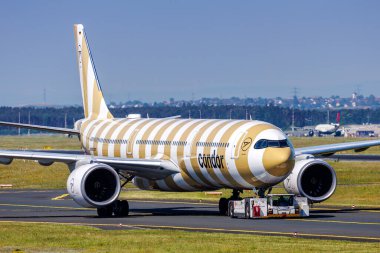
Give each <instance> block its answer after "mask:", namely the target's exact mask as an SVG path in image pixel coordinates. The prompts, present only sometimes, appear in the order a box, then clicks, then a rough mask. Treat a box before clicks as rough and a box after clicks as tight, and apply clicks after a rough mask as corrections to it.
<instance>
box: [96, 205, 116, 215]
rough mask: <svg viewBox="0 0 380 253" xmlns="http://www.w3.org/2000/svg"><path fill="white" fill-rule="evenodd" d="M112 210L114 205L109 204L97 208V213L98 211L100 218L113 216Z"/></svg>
mask: <svg viewBox="0 0 380 253" xmlns="http://www.w3.org/2000/svg"><path fill="white" fill-rule="evenodd" d="M112 211H113V206H112V205H108V206H105V207H99V208H98V209H97V213H98V216H99V217H100V218H108V217H112Z"/></svg>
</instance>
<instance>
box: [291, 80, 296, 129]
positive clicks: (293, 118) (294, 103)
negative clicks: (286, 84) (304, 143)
mask: <svg viewBox="0 0 380 253" xmlns="http://www.w3.org/2000/svg"><path fill="white" fill-rule="evenodd" d="M296 100H297V87H294V96H293V107H292V132H294V128H295V115H294V110H295V107H296Z"/></svg>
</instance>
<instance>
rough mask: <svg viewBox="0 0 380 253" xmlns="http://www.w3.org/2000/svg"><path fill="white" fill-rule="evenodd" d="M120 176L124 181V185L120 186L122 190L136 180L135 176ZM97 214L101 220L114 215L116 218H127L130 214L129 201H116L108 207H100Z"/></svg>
mask: <svg viewBox="0 0 380 253" xmlns="http://www.w3.org/2000/svg"><path fill="white" fill-rule="evenodd" d="M119 176H120V177H121V178H123V179H124V183H123V184H122V185H121V186H120V188H121V189H122V188H123V187H124V186H125V185H126V184H127V183H129V182H130V181H132V179H133V178H134V176H129V177H127V176H124V175H123V174H120V173H119ZM97 212H98V216H99V217H101V218H106V217H112V214H113V215H114V216H115V217H125V216H128V214H129V204H128V201H127V200H116V201H114V202H113V203H112V204H109V205H108V206H104V207H99V208H98V209H97Z"/></svg>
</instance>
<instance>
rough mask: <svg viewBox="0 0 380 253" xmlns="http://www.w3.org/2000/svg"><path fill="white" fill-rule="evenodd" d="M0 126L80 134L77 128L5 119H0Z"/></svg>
mask: <svg viewBox="0 0 380 253" xmlns="http://www.w3.org/2000/svg"><path fill="white" fill-rule="evenodd" d="M0 126H10V127H19V128H27V129H34V130H41V131H49V132H54V133H61V134H72V135H79V134H80V132H79V131H78V130H75V129H71V128H63V127H49V126H40V125H31V124H22V123H14V122H5V121H0Z"/></svg>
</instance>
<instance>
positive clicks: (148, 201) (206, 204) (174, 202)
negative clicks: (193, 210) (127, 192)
mask: <svg viewBox="0 0 380 253" xmlns="http://www.w3.org/2000/svg"><path fill="white" fill-rule="evenodd" d="M128 202H141V203H163V204H188V205H203V206H218V205H219V204H216V203H202V202H186V201H160V200H133V199H129V200H128Z"/></svg>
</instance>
